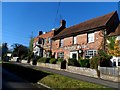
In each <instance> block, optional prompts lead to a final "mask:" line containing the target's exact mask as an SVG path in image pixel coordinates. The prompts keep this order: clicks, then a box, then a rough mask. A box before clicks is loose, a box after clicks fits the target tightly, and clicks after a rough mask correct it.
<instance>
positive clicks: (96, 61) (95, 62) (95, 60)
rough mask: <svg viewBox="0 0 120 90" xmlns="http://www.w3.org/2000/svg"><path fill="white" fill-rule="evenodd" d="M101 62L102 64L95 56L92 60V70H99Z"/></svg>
mask: <svg viewBox="0 0 120 90" xmlns="http://www.w3.org/2000/svg"><path fill="white" fill-rule="evenodd" d="M99 62H100V57H99V56H95V57H93V58H91V59H90V68H92V69H98V65H99Z"/></svg>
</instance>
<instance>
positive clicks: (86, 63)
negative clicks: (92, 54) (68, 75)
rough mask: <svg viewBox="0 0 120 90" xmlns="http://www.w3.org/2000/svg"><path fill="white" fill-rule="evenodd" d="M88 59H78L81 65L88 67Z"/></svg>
mask: <svg viewBox="0 0 120 90" xmlns="http://www.w3.org/2000/svg"><path fill="white" fill-rule="evenodd" d="M89 61H90V60H89V59H79V61H78V62H79V64H80V66H81V67H88V68H89V67H90V63H89Z"/></svg>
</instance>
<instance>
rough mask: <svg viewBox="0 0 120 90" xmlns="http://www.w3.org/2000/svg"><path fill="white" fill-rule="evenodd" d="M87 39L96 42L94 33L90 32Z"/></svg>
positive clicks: (89, 41)
mask: <svg viewBox="0 0 120 90" xmlns="http://www.w3.org/2000/svg"><path fill="white" fill-rule="evenodd" d="M87 41H88V43H91V42H94V33H88V35H87Z"/></svg>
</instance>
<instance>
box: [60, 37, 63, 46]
mask: <svg viewBox="0 0 120 90" xmlns="http://www.w3.org/2000/svg"><path fill="white" fill-rule="evenodd" d="M60 47H63V39H60Z"/></svg>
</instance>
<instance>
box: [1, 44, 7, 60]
mask: <svg viewBox="0 0 120 90" xmlns="http://www.w3.org/2000/svg"><path fill="white" fill-rule="evenodd" d="M7 52H8V47H7V43H3V44H2V59H5V57H6V56H7Z"/></svg>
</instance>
